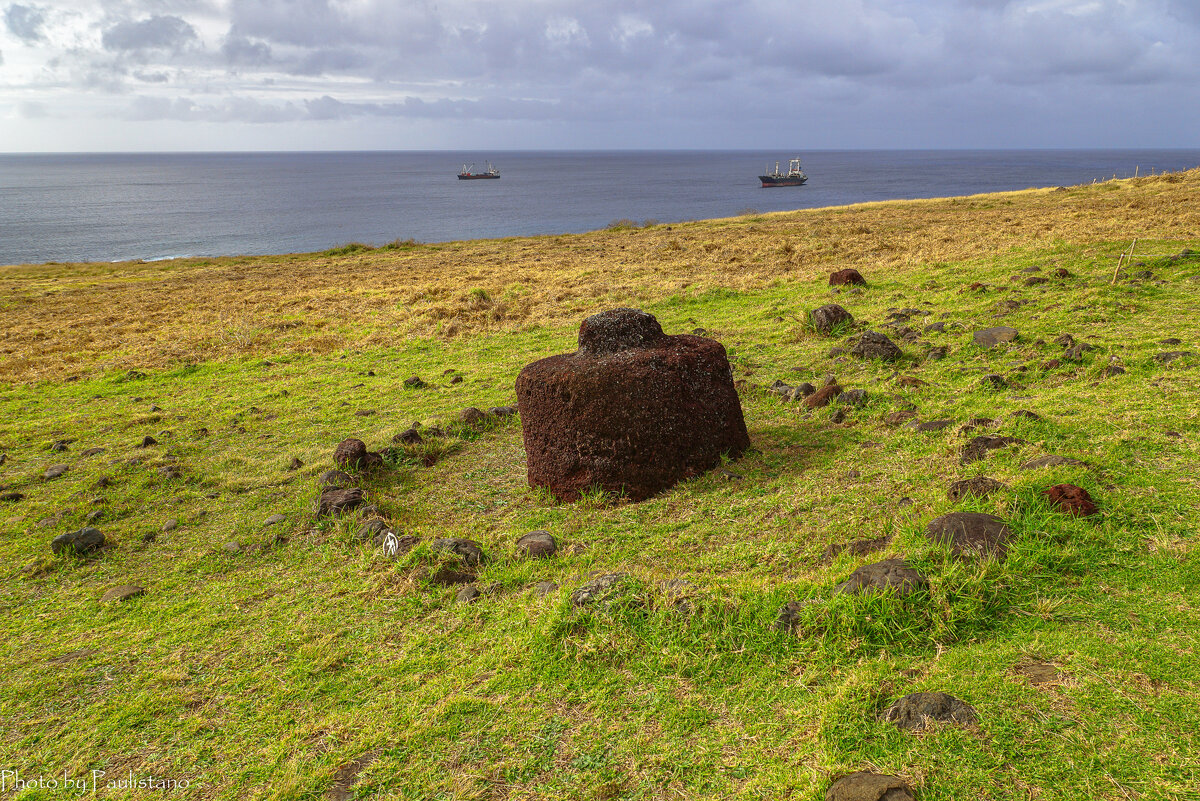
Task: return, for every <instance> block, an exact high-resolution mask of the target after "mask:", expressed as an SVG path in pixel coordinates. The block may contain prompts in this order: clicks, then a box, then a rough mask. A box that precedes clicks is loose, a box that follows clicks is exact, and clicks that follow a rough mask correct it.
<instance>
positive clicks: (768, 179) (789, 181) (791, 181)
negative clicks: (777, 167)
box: [758, 175, 808, 187]
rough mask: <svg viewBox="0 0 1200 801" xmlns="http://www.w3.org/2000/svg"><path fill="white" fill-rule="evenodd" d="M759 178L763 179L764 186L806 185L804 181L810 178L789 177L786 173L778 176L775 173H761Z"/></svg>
mask: <svg viewBox="0 0 1200 801" xmlns="http://www.w3.org/2000/svg"><path fill="white" fill-rule="evenodd" d="M758 180H760V181H762V185H763V186H764V187H767V186H804V182H805V181H807V180H808V177H807V176H805V177H803V178H789V177H788V176H786V175H785V176H782V177H779V178H776V177H775V176H774V175H760V176H758Z"/></svg>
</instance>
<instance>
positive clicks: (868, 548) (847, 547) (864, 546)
mask: <svg viewBox="0 0 1200 801" xmlns="http://www.w3.org/2000/svg"><path fill="white" fill-rule="evenodd" d="M891 541H892V537H891V535H890V534H887V535H884V536H882V537H874V538H873V539H868V540H853V541H851V542H835V543H833V544H832V545H830V546H829V547H828V548H826V549H825V553H824V554H822V556H821V558H822V559H823V560H824V561H826V562H832V561H833V560H834V559H836V558H837V557H838V556H839V555H840V554H842V553H849V554H851V555H852V556H866V555H867V554H869V553H874V552H875V551H882V550H883V549H884V548H886V547H887V546H888V543H890V542H891Z"/></svg>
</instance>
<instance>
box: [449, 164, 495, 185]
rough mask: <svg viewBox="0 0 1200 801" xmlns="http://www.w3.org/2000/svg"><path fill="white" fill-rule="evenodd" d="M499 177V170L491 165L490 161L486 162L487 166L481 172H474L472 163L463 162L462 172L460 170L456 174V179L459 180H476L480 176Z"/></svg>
mask: <svg viewBox="0 0 1200 801" xmlns="http://www.w3.org/2000/svg"><path fill="white" fill-rule="evenodd" d="M499 177H500V170H499V169H498V168H497V167H493V166H492V163H491V162H490V161H489V162H488V163H487V168H486V169H484V171H483V172H475V165H474V164H464V165H463V168H462V172H460V173H459V174H458V180H460V181H474V180H478V179H480V178H499Z"/></svg>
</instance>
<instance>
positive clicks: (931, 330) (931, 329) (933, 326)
mask: <svg viewBox="0 0 1200 801" xmlns="http://www.w3.org/2000/svg"><path fill="white" fill-rule="evenodd" d="M945 331H946V323H944V322H942V321H941V320H939V321H938V322H936V323H930V324H929V325H927V326H925V333H926V334H942V333H945Z"/></svg>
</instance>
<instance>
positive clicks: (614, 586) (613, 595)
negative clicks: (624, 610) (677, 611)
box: [571, 573, 644, 607]
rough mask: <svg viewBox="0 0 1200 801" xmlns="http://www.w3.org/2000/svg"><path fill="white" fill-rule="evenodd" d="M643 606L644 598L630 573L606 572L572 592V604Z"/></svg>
mask: <svg viewBox="0 0 1200 801" xmlns="http://www.w3.org/2000/svg"><path fill="white" fill-rule="evenodd" d="M623 603H624V604H631V605H638V606H641V605H642V604H643V603H644V600H643V599H641V598H640V597H639V596H638V595H637V594H636V593H635V592H634V591H633V586H632V584H631V582H630V579H629V574H628V573H605V574H603V575H601V576H597V577H596V578H594V579H592V580H591V581H588V582H586V583H585V584H583V585H581V586H580V587H579V588H578V589H577V590H575V592H573V593H571V605H572V606H601V607H607V606H613V605H617V604H623Z"/></svg>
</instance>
